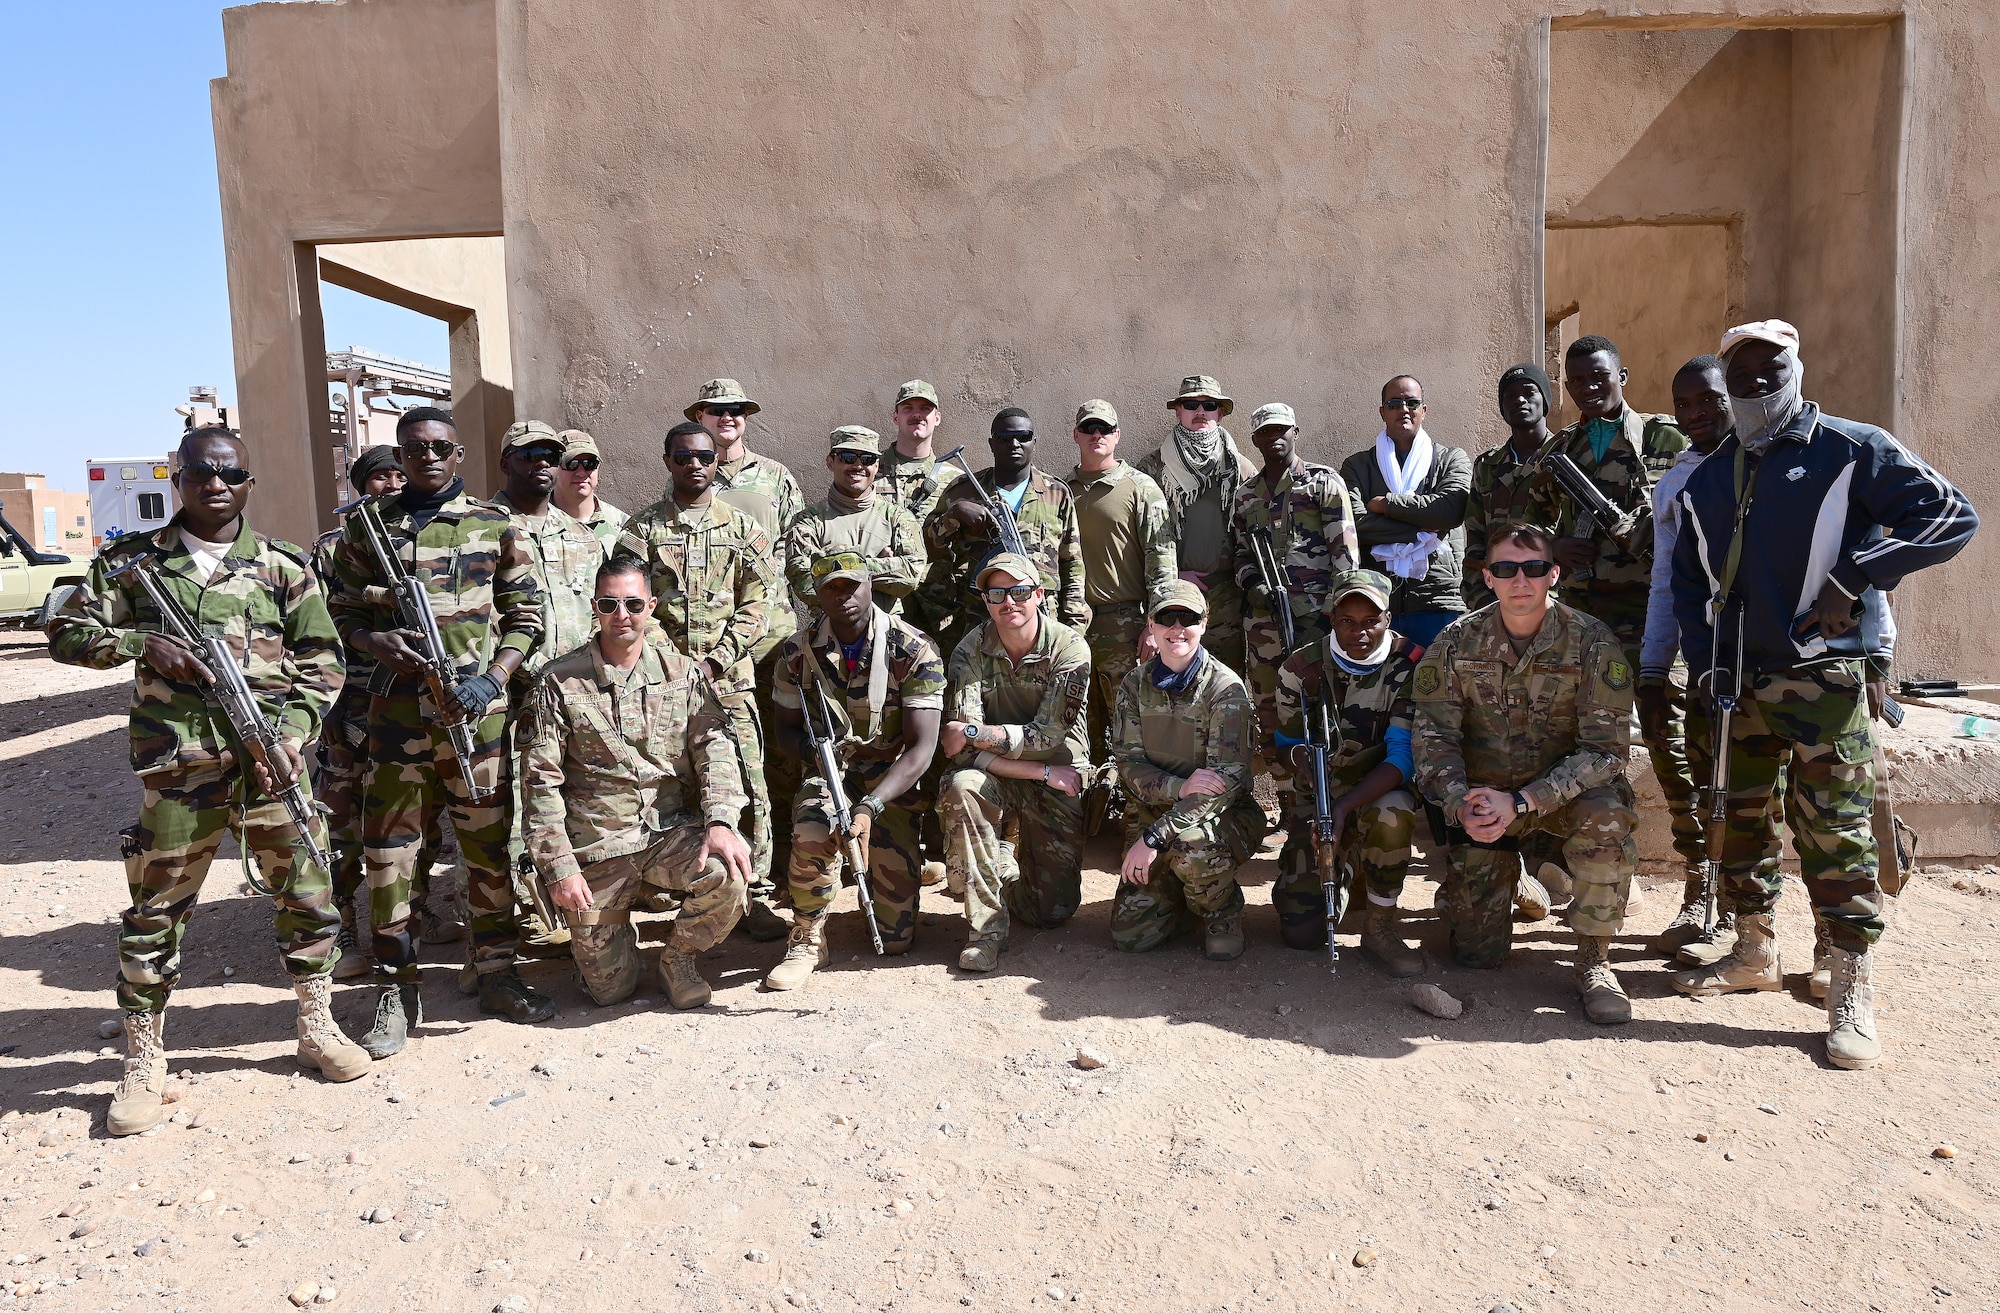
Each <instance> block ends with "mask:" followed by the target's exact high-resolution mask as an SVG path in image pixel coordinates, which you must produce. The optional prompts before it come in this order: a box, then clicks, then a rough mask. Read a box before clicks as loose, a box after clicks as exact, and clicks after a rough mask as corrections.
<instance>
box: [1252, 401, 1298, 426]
mask: <svg viewBox="0 0 2000 1313" xmlns="http://www.w3.org/2000/svg"><path fill="white" fill-rule="evenodd" d="M1273 425H1278V426H1280V427H1283V428H1288V429H1295V428H1297V427H1298V426H1299V417H1298V415H1296V414H1295V413H1293V411H1292V408H1291V407H1290V406H1288V405H1286V404H1285V403H1284V402H1282V401H1267V402H1265V403H1264V404H1263V405H1261V406H1259V407H1257V409H1256V411H1255V412H1254V413H1252V414H1251V416H1250V431H1251V432H1252V433H1255V432H1256V431H1257V430H1258V429H1267V428H1270V427H1271V426H1273Z"/></svg>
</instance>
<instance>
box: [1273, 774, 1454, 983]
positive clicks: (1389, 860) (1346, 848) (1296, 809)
mask: <svg viewBox="0 0 2000 1313" xmlns="http://www.w3.org/2000/svg"><path fill="white" fill-rule="evenodd" d="M1312 817H1313V810H1312V808H1311V807H1309V806H1302V805H1301V803H1299V802H1295V803H1293V804H1292V810H1291V818H1290V825H1289V827H1288V828H1287V829H1286V831H1285V847H1284V850H1283V851H1282V852H1280V853H1279V854H1278V881H1277V883H1276V884H1275V885H1273V886H1272V888H1271V905H1272V906H1273V907H1275V908H1277V909H1278V931H1279V933H1280V934H1282V935H1283V936H1284V938H1285V942H1286V943H1287V944H1289V945H1291V946H1292V947H1293V948H1322V947H1324V946H1325V945H1326V888H1325V886H1323V885H1322V884H1320V882H1319V857H1318V855H1317V854H1316V853H1315V851H1314V849H1313V838H1312ZM1418 817H1419V813H1418V810H1417V800H1416V798H1415V797H1413V796H1412V795H1411V794H1410V793H1409V792H1408V790H1405V789H1391V790H1389V792H1387V793H1385V794H1383V795H1382V796H1381V797H1380V798H1377V799H1376V800H1375V801H1374V802H1372V803H1370V804H1369V805H1368V806H1366V807H1363V808H1361V809H1360V810H1359V811H1357V812H1354V813H1353V814H1352V815H1350V816H1349V817H1348V818H1347V826H1346V828H1345V829H1343V830H1342V831H1341V832H1340V864H1341V867H1342V869H1343V870H1345V871H1350V872H1351V873H1352V879H1353V881H1354V882H1355V883H1356V884H1358V885H1360V886H1362V887H1363V888H1365V889H1366V890H1367V891H1368V901H1369V902H1371V903H1375V904H1377V905H1379V906H1382V907H1394V906H1395V905H1396V900H1397V898H1399V897H1400V896H1401V895H1402V892H1403V880H1404V878H1405V877H1406V876H1408V875H1409V873H1410V843H1411V840H1412V839H1413V838H1414V837H1415V836H1416V833H1417V821H1418ZM1351 896H1352V893H1350V897H1351Z"/></svg>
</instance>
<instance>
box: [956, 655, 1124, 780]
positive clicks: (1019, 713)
mask: <svg viewBox="0 0 2000 1313" xmlns="http://www.w3.org/2000/svg"><path fill="white" fill-rule="evenodd" d="M947 669H948V681H949V690H948V692H947V693H946V695H945V713H944V718H945V721H946V723H950V722H951V721H964V722H966V723H968V724H974V725H978V726H980V727H981V728H986V727H992V728H995V729H999V730H1001V731H1002V732H1003V736H1004V737H1003V738H1002V739H1001V741H1000V745H999V746H998V747H996V748H995V749H994V750H993V751H991V752H990V753H989V752H987V751H984V750H979V751H976V752H975V753H974V754H972V755H973V757H974V760H975V761H977V762H979V763H982V764H983V763H984V762H985V761H986V760H987V759H989V757H993V756H999V757H1010V758H1013V759H1015V760H1017V761H1046V762H1048V763H1050V764H1051V765H1055V766H1074V767H1076V768H1077V769H1078V770H1081V771H1083V772H1085V773H1086V775H1087V774H1088V772H1089V770H1090V733H1089V730H1088V728H1087V726H1086V723H1085V719H1086V716H1085V713H1086V711H1087V710H1088V703H1089V693H1090V644H1089V643H1087V642H1085V641H1084V638H1083V635H1082V634H1080V633H1078V632H1077V631H1076V630H1074V629H1071V628H1070V627H1069V626H1068V625H1065V624H1062V623H1060V622H1058V621H1054V620H1050V619H1048V618H1047V617H1043V618H1042V621H1041V631H1040V632H1039V633H1037V634H1036V635H1035V646H1034V647H1033V648H1032V649H1030V650H1029V652H1028V654H1027V655H1026V656H1024V657H1022V658H1021V661H1020V664H1019V665H1016V664H1015V663H1014V662H1013V661H1012V660H1011V659H1009V657H1008V656H1007V649H1006V648H1004V647H1002V646H1001V644H1000V634H999V631H998V630H996V629H995V628H994V627H993V622H992V621H990V620H989V621H987V622H986V623H985V624H983V625H981V626H979V627H978V628H977V629H975V630H973V631H972V632H971V633H969V634H967V635H966V636H965V637H964V638H962V639H960V640H959V644H958V647H957V648H956V649H955V650H954V651H953V652H952V654H951V662H950V665H949V667H948V668H947ZM973 747H974V749H976V750H978V749H984V748H985V744H984V743H978V744H974V745H973ZM964 755H965V754H961V756H964Z"/></svg>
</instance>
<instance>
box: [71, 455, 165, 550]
mask: <svg viewBox="0 0 2000 1313" xmlns="http://www.w3.org/2000/svg"><path fill="white" fill-rule="evenodd" d="M172 459H173V458H172V457H168V456H128V457H126V458H124V459H122V460H92V461H87V462H85V468H86V469H87V470H88V471H89V474H88V475H87V476H86V477H87V478H88V479H89V481H90V529H91V535H92V536H91V546H92V547H102V546H103V545H104V544H105V543H108V542H110V541H111V540H112V539H113V538H116V537H118V536H119V535H120V534H126V533H137V532H140V531H142V530H146V529H157V528H159V527H160V526H162V525H164V524H165V523H166V522H167V521H168V520H171V519H173V518H174V512H175V511H177V510H179V509H180V495H179V494H178V493H177V492H175V490H174V484H173V477H174V471H173V464H172Z"/></svg>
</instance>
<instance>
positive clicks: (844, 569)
mask: <svg viewBox="0 0 2000 1313" xmlns="http://www.w3.org/2000/svg"><path fill="white" fill-rule="evenodd" d="M812 577H813V592H814V594H815V595H817V594H818V592H819V589H820V585H821V584H824V583H826V582H828V581H829V580H833V579H852V580H853V581H854V582H855V583H858V584H865V583H867V582H868V562H866V561H864V560H862V559H861V554H860V553H859V552H852V551H844V552H828V553H826V554H825V555H823V556H816V557H814V558H813V563H812Z"/></svg>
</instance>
